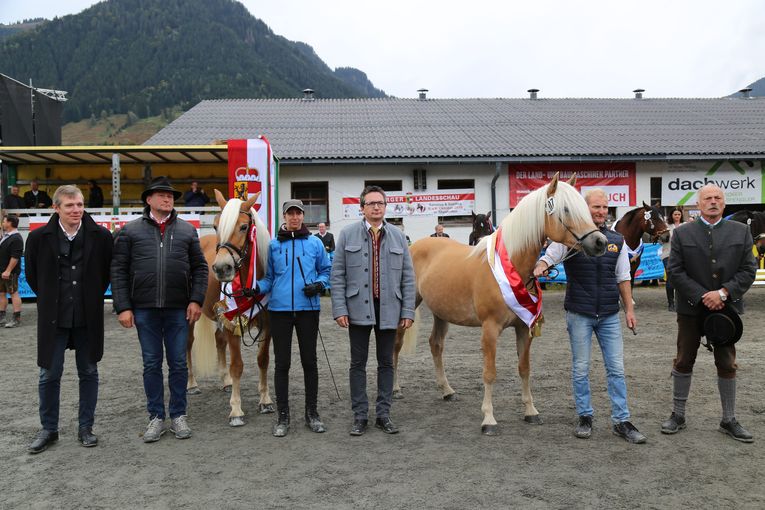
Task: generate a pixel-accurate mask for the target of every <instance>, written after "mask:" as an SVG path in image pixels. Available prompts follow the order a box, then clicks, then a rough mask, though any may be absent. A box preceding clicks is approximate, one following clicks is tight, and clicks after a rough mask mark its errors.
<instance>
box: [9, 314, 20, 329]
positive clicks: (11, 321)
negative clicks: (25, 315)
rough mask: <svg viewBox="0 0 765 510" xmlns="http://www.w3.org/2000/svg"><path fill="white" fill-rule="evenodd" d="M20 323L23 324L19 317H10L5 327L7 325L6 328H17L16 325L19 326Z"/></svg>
mask: <svg viewBox="0 0 765 510" xmlns="http://www.w3.org/2000/svg"><path fill="white" fill-rule="evenodd" d="M19 324H21V321H20V320H19V319H17V318H16V317H13V318H11V319H9V320H8V321H7V322H6V323H5V327H6V328H15V327H16V326H18V325H19Z"/></svg>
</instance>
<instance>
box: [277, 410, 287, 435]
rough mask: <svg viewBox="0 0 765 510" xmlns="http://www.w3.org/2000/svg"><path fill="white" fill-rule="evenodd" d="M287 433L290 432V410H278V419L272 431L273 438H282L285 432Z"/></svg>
mask: <svg viewBox="0 0 765 510" xmlns="http://www.w3.org/2000/svg"><path fill="white" fill-rule="evenodd" d="M289 431H290V410H289V409H280V410H279V417H278V419H277V421H276V424H274V430H273V434H274V437H284V436H286V435H287V432H289Z"/></svg>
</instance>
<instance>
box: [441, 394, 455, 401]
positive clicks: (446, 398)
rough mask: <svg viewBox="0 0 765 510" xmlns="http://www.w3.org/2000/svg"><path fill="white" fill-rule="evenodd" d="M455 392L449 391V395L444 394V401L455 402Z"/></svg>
mask: <svg viewBox="0 0 765 510" xmlns="http://www.w3.org/2000/svg"><path fill="white" fill-rule="evenodd" d="M457 400H458V399H457V394H456V393H450V394H449V395H444V401H446V402H456V401H457Z"/></svg>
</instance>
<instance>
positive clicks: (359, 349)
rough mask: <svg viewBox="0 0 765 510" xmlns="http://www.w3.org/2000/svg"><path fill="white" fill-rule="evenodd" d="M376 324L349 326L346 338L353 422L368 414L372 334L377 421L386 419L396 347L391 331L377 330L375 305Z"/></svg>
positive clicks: (376, 309)
mask: <svg viewBox="0 0 765 510" xmlns="http://www.w3.org/2000/svg"><path fill="white" fill-rule="evenodd" d="M375 316H376V317H377V324H375V325H374V326H371V325H370V326H356V325H353V324H351V325H350V326H349V328H348V334H349V336H350V338H351V368H350V370H349V371H348V375H349V379H350V385H351V409H353V417H354V419H361V420H366V419H367V415H368V413H369V401H368V399H367V359H368V357H369V335H370V334H371V332H372V329H374V331H375V343H376V348H377V403H376V406H375V414H376V415H377V418H385V417H387V416H390V406H391V399H392V398H393V347H394V346H395V344H396V330H395V329H380V307H379V305H378V304H377V303H375Z"/></svg>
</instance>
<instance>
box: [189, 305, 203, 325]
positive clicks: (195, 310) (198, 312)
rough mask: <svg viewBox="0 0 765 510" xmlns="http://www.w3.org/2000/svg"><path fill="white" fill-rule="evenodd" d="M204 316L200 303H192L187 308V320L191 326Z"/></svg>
mask: <svg viewBox="0 0 765 510" xmlns="http://www.w3.org/2000/svg"><path fill="white" fill-rule="evenodd" d="M201 316H202V308H201V307H200V306H199V303H196V302H194V301H192V302H191V303H189V306H187V307H186V320H187V321H189V324H194V323H195V322H196V321H198V320H199V318H200V317H201Z"/></svg>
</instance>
